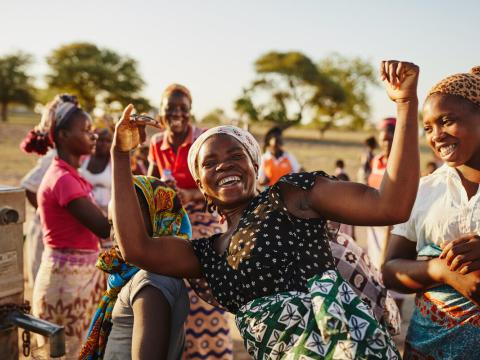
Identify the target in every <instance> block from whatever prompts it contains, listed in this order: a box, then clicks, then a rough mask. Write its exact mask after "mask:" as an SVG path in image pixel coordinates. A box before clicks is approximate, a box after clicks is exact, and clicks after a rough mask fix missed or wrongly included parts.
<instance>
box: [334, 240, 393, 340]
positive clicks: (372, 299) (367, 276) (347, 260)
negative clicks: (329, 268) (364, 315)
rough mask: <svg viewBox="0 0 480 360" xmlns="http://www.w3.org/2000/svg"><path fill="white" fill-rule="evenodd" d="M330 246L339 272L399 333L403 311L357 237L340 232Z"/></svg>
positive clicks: (380, 316)
mask: <svg viewBox="0 0 480 360" xmlns="http://www.w3.org/2000/svg"><path fill="white" fill-rule="evenodd" d="M330 247H331V249H332V255H333V257H334V259H335V265H336V267H337V269H338V271H339V272H340V275H341V276H342V277H343V278H344V279H345V280H347V282H348V283H349V285H350V286H351V287H352V289H353V290H354V291H355V292H356V294H357V295H358V296H359V297H360V299H362V301H364V302H365V303H366V304H367V305H369V306H370V307H371V309H372V311H373V314H374V315H375V318H376V319H377V320H378V321H379V322H380V323H382V324H383V325H385V326H386V327H387V329H388V331H389V333H390V334H391V335H397V334H399V333H400V326H401V322H402V320H401V317H400V311H399V310H398V307H397V304H396V303H395V300H394V299H393V297H392V296H391V295H390V291H387V289H386V288H385V286H384V285H383V281H382V275H381V274H380V272H379V271H378V270H377V268H376V267H375V266H374V265H373V264H372V262H371V260H370V258H369V256H368V254H367V253H366V252H365V251H364V250H363V249H362V248H361V247H360V246H359V245H358V244H357V243H356V242H355V240H353V239H352V238H351V237H350V236H348V235H346V234H343V233H341V232H339V233H338V234H337V236H335V237H332V239H331V240H330Z"/></svg>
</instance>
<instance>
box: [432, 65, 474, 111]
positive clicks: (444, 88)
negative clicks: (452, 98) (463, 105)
mask: <svg viewBox="0 0 480 360" xmlns="http://www.w3.org/2000/svg"><path fill="white" fill-rule="evenodd" d="M433 94H447V95H457V96H461V97H463V98H464V99H467V100H469V101H471V102H473V103H474V104H476V105H477V106H480V66H476V67H474V68H472V70H470V72H469V73H463V74H455V75H451V76H449V77H447V78H445V79H443V80H442V81H440V82H439V83H438V84H436V85H435V86H434V87H433V88H432V89H431V90H430V91H429V92H428V95H427V98H428V97H429V96H430V95H433Z"/></svg>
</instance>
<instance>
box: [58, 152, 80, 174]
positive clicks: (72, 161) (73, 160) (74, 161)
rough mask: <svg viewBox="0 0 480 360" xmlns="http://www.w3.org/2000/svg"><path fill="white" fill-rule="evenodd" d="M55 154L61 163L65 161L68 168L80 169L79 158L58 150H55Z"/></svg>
mask: <svg viewBox="0 0 480 360" xmlns="http://www.w3.org/2000/svg"><path fill="white" fill-rule="evenodd" d="M57 152H58V157H59V158H60V159H62V160H63V161H65V162H66V163H67V164H69V165H70V166H72V167H74V168H75V169H78V168H79V167H80V156H78V155H73V154H71V153H68V152H66V151H64V150H63V149H60V148H59V149H57Z"/></svg>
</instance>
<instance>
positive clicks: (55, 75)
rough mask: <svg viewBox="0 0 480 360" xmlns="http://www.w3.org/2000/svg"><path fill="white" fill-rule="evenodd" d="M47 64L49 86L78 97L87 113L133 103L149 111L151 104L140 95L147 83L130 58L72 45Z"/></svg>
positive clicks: (135, 63) (100, 49)
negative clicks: (98, 108) (48, 68)
mask: <svg viewBox="0 0 480 360" xmlns="http://www.w3.org/2000/svg"><path fill="white" fill-rule="evenodd" d="M47 63H48V65H49V66H50V73H49V74H48V75H47V82H48V85H49V86H50V87H51V88H53V89H55V90H57V91H59V92H69V93H71V94H74V95H76V96H78V98H79V101H80V103H81V105H82V106H83V107H84V108H85V109H86V110H87V111H92V110H93V109H94V108H95V107H103V108H106V109H108V108H110V107H112V104H113V106H114V105H115V103H120V105H121V106H126V105H127V104H128V103H133V104H134V105H135V107H136V108H137V110H138V111H147V110H148V109H149V108H150V104H149V102H148V100H147V99H145V98H143V97H141V96H140V95H139V92H140V91H141V89H142V88H143V86H144V85H145V82H144V80H143V79H142V77H141V75H140V73H139V71H138V64H137V62H136V61H135V60H134V59H132V58H130V57H128V56H122V55H119V54H117V53H116V52H114V51H113V50H110V49H104V48H99V47H97V46H96V45H94V44H90V43H72V44H68V45H63V46H60V47H59V48H57V49H55V50H53V52H52V53H51V54H50V55H49V56H48V57H47Z"/></svg>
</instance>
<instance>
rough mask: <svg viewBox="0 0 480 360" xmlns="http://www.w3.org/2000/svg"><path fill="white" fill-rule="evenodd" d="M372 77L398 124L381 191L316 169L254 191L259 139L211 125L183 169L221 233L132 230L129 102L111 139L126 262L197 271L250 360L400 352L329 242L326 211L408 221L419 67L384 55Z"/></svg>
mask: <svg viewBox="0 0 480 360" xmlns="http://www.w3.org/2000/svg"><path fill="white" fill-rule="evenodd" d="M381 75H382V80H384V83H385V85H386V89H387V93H388V95H389V96H390V98H391V99H392V100H393V101H395V102H396V103H397V109H398V114H397V115H398V116H397V118H398V125H397V126H398V132H397V133H396V134H395V138H394V141H393V146H392V152H391V157H390V159H391V162H389V164H388V168H387V175H386V176H385V177H384V180H383V183H382V186H381V187H380V189H379V190H376V189H373V188H369V187H368V186H365V185H362V184H356V183H351V182H343V181H336V180H335V179H333V178H331V177H329V176H328V175H327V174H325V173H324V172H322V171H316V172H312V173H299V174H292V175H287V176H284V177H282V178H281V179H280V181H279V182H278V183H277V184H276V185H274V186H273V187H271V188H269V189H267V190H265V191H263V192H261V193H258V191H257V176H258V165H259V161H260V155H259V154H260V147H259V145H258V143H257V142H256V141H255V139H254V138H253V136H252V135H251V134H249V133H248V132H246V131H243V130H241V129H239V128H236V127H233V126H221V127H217V128H213V129H210V130H208V131H207V132H205V133H203V134H202V135H200V136H199V137H198V139H197V140H196V141H195V143H194V144H193V145H192V147H191V148H190V151H189V156H188V160H189V161H188V165H189V169H190V172H191V174H192V176H193V178H194V179H195V181H196V183H197V184H198V186H199V188H200V190H201V191H202V193H203V194H204V195H205V197H206V199H207V201H208V203H209V205H210V208H211V209H215V210H217V211H218V212H219V213H220V214H221V215H222V216H223V217H224V218H225V220H226V222H227V231H226V232H224V233H221V234H215V235H212V236H209V237H205V238H201V239H197V240H195V241H191V242H190V243H187V242H185V241H180V240H179V239H178V238H175V237H168V236H162V237H159V238H155V239H152V237H150V236H149V235H148V234H147V233H146V232H145V229H144V228H143V226H141V225H142V219H141V213H140V209H139V206H138V203H137V202H136V197H135V193H134V191H133V187H132V179H131V176H130V174H129V151H130V150H131V149H132V147H134V146H136V145H137V144H138V139H140V138H141V136H140V132H141V131H142V128H143V127H142V125H143V124H139V123H138V122H137V123H136V124H134V125H132V123H131V122H130V113H131V112H132V106H129V107H127V108H126V109H125V112H124V114H123V117H122V119H121V120H120V122H119V123H118V124H117V127H116V131H115V136H114V141H113V146H112V159H113V173H114V175H113V176H114V180H113V224H114V227H115V231H116V234H117V240H118V243H119V246H120V247H121V250H122V254H124V256H125V257H126V260H127V261H128V262H131V263H133V264H136V265H138V266H139V267H141V268H145V269H147V270H149V271H153V272H157V273H162V274H165V275H171V276H176V277H186V278H193V279H196V285H199V283H200V282H201V281H202V280H203V284H202V285H205V287H204V289H203V290H204V292H201V294H202V295H205V296H206V298H208V299H209V300H211V301H213V302H214V303H216V304H219V305H220V306H222V307H224V308H226V309H227V310H228V311H230V312H232V313H234V314H235V316H236V322H237V326H238V327H239V330H240V333H241V334H242V337H243V339H244V345H245V347H246V349H247V351H248V353H249V354H250V355H251V356H253V357H254V358H255V359H263V358H283V357H289V356H291V357H298V358H301V357H302V356H304V357H306V358H307V357H310V358H315V359H323V358H368V357H370V356H371V355H375V356H376V357H378V358H382V359H383V358H387V359H399V354H398V351H397V349H396V348H395V345H394V343H393V341H392V339H391V337H390V335H389V333H388V331H387V329H386V326H385V324H384V323H383V321H381V320H380V321H379V320H378V319H377V318H376V317H375V315H374V314H373V312H372V309H371V307H370V306H369V305H367V304H366V303H365V302H363V301H362V300H361V298H360V297H359V296H358V294H357V293H356V292H355V290H353V289H352V287H351V286H350V285H349V284H348V282H347V281H345V280H344V279H343V278H342V277H341V275H340V273H339V272H338V271H337V269H336V267H335V262H334V259H333V256H332V252H331V250H330V247H329V242H328V241H329V238H330V236H331V232H330V231H329V228H328V226H327V219H330V220H334V221H338V222H342V223H348V224H362V225H388V224H393V223H398V222H401V221H405V220H406V219H408V216H409V214H410V210H411V207H412V205H413V202H414V199H415V195H416V189H417V186H418V176H419V165H418V157H419V156H418V143H417V118H416V117H417V104H418V101H417V95H416V88H417V80H418V67H417V66H416V65H414V64H411V63H406V62H398V61H385V62H382V66H381ZM135 139H137V140H135ZM398 184H402V186H403V191H402V192H399V191H398ZM342 199H343V201H342ZM392 203H394V204H396V206H395V208H394V209H392V207H391V204H392Z"/></svg>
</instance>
